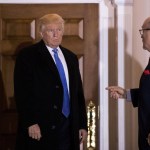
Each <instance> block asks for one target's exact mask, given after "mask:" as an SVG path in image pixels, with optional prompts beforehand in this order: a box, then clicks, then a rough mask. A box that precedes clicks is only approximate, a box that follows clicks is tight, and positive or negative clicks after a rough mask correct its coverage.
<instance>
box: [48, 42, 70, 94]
mask: <svg viewBox="0 0 150 150" xmlns="http://www.w3.org/2000/svg"><path fill="white" fill-rule="evenodd" d="M46 47H47V49H48V51H49V53H50V54H51V56H52V58H53V60H54V62H55V59H54V52H53V51H52V50H53V49H54V48H51V47H49V46H47V45H46ZM57 50H58V51H57V53H58V57H59V59H60V60H61V63H62V65H63V67H64V71H65V76H66V80H67V87H68V92H69V74H68V68H67V64H66V60H65V57H64V55H63V53H62V51H61V49H60V48H59V47H57ZM55 64H56V62H55Z"/></svg>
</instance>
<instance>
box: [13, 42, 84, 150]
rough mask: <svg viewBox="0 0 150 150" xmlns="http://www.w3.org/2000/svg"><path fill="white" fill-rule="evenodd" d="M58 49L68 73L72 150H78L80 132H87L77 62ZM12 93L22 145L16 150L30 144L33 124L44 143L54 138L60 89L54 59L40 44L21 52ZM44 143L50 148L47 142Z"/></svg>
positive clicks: (59, 108) (57, 122) (60, 101)
mask: <svg viewBox="0 0 150 150" xmlns="http://www.w3.org/2000/svg"><path fill="white" fill-rule="evenodd" d="M60 48H61V50H62V52H63V54H64V57H65V59H66V63H67V67H68V73H69V86H70V105H71V112H70V121H71V129H72V130H71V136H72V138H71V140H72V143H71V144H72V150H79V135H78V134H79V129H86V130H87V118H86V109H85V99H84V95H83V89H82V82H81V77H80V73H79V66H78V59H77V56H76V55H75V54H73V53H72V52H71V51H69V50H67V49H66V48H63V47H62V46H60ZM14 90H15V99H16V104H17V109H18V114H19V129H18V139H19V142H20V143H21V144H18V143H17V144H18V145H19V146H18V145H17V147H20V146H21V145H22V146H21V147H20V148H19V150H22V149H23V147H26V145H28V143H29V142H31V141H32V139H31V138H29V137H28V134H27V128H28V127H29V126H31V125H33V124H39V126H40V128H41V132H42V136H43V137H42V138H43V139H44V136H45V137H46V136H51V137H53V136H54V135H55V133H56V132H57V130H58V129H59V128H60V127H59V124H60V120H61V117H62V101H63V87H62V84H61V80H60V77H59V74H58V71H57V68H56V65H55V63H54V61H53V58H52V57H51V55H50V53H49V52H48V49H47V48H46V46H45V44H44V42H43V41H40V42H39V43H37V44H34V45H32V46H29V47H27V48H24V49H23V50H21V51H20V53H19V55H18V57H17V59H16V65H15V71H14ZM45 143H46V144H45ZM45 143H44V144H45V145H50V142H49V141H47V142H45ZM38 147H39V146H37V147H36V148H38ZM28 149H30V148H27V147H26V150H28ZM32 149H34V148H32ZM42 150H44V149H43V148H42ZM45 150H47V148H45ZM53 150H54V149H53Z"/></svg>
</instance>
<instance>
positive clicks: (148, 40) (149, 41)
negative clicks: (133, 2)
mask: <svg viewBox="0 0 150 150" xmlns="http://www.w3.org/2000/svg"><path fill="white" fill-rule="evenodd" d="M142 29H143V34H142V35H141V38H142V42H143V49H145V50H148V51H149V52H150V30H144V29H150V18H148V19H147V20H146V21H145V22H144V24H143V26H142Z"/></svg>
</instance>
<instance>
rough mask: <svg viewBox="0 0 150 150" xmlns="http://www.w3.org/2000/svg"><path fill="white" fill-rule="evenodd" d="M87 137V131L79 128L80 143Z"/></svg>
mask: <svg viewBox="0 0 150 150" xmlns="http://www.w3.org/2000/svg"><path fill="white" fill-rule="evenodd" d="M86 138H87V131H86V130H85V129H80V130H79V140H80V143H82V142H83V141H85V140H86Z"/></svg>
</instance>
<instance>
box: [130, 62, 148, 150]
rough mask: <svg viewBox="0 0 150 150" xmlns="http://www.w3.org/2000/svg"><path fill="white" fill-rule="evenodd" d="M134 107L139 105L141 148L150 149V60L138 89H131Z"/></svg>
mask: <svg viewBox="0 0 150 150" xmlns="http://www.w3.org/2000/svg"><path fill="white" fill-rule="evenodd" d="M131 98H132V103H133V106H134V107H138V119H139V120H138V122H139V150H150V146H149V145H148V143H147V137H148V134H149V133H150V62H149V64H148V65H147V67H146V68H145V70H144V72H143V74H142V76H141V79H140V85H139V88H138V89H131Z"/></svg>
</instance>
